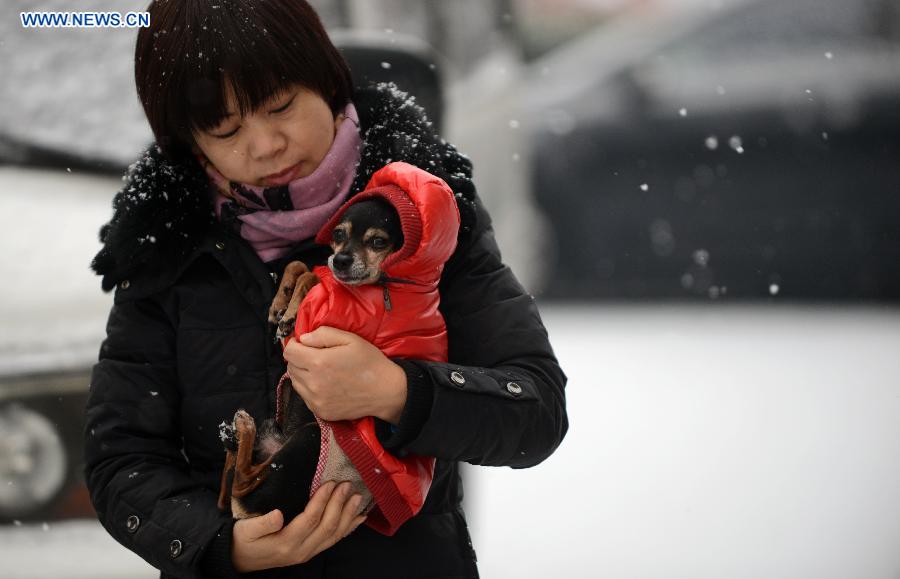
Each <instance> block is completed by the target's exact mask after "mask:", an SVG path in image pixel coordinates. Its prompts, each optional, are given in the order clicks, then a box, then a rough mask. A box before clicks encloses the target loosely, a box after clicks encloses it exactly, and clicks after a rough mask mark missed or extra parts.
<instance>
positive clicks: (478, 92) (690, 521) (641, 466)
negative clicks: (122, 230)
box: [0, 0, 900, 579]
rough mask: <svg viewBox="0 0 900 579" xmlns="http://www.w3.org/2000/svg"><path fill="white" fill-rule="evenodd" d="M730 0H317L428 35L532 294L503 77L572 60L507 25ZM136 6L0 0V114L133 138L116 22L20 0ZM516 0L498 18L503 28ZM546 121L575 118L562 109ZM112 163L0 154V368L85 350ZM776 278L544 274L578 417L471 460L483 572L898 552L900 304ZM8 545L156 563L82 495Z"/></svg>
mask: <svg viewBox="0 0 900 579" xmlns="http://www.w3.org/2000/svg"><path fill="white" fill-rule="evenodd" d="M867 1H868V0H867ZM728 3H729V2H727V1H726V0H716V1H713V0H710V1H706V0H690V1H687V0H685V1H684V2H679V1H678V0H669V1H666V2H650V1H646V0H645V1H644V2H627V1H625V0H621V1H620V0H615V1H613V0H605V1H604V0H580V1H576V0H569V1H568V2H565V6H566V10H563V11H561V10H559V7H560V3H559V2H552V1H543V2H542V1H540V0H523V1H518V2H517V1H514V0H509V1H503V0H495V1H493V2H485V1H483V0H472V1H470V0H454V2H453V3H449V2H434V1H429V2H419V1H403V0H395V1H391V0H383V1H379V2H376V1H374V0H372V1H369V0H355V1H354V0H346V1H343V2H341V1H326V0H321V1H319V2H314V4H315V5H316V6H317V7H319V8H321V9H322V11H323V16H324V18H325V20H326V22H328V23H329V24H330V25H334V26H337V27H347V26H350V27H364V28H369V29H372V30H376V31H380V32H381V33H384V34H386V35H387V37H390V35H391V34H393V33H394V32H395V31H396V32H402V33H407V34H414V35H418V36H420V37H426V38H432V39H433V40H434V41H435V43H438V44H439V45H440V46H441V53H442V55H443V58H445V61H444V65H445V69H444V72H445V74H446V77H445V78H446V80H447V83H448V86H447V98H448V103H447V107H448V108H447V114H446V124H447V131H448V134H449V135H450V136H451V140H453V141H455V142H459V143H461V148H462V149H463V150H464V151H466V152H469V153H470V154H471V155H472V157H473V159H474V160H475V165H476V180H477V181H478V184H479V188H480V190H483V191H487V192H493V195H491V194H488V195H487V196H486V199H485V201H486V203H487V204H488V206H489V208H490V209H491V212H492V214H493V215H494V217H495V223H496V226H497V232H498V239H499V241H500V245H501V247H502V248H503V251H504V255H505V257H506V259H507V261H509V262H510V263H511V264H512V265H513V268H514V270H515V271H516V272H517V273H518V274H519V275H520V277H522V279H523V281H524V282H525V284H526V286H527V287H529V289H532V290H533V291H534V292H535V293H537V294H538V295H539V296H540V292H539V291H538V290H539V289H540V287H541V284H542V283H546V281H545V280H542V277H541V276H542V272H541V269H540V268H539V267H534V266H535V264H539V263H541V262H543V261H545V260H546V258H545V255H546V253H545V252H547V251H549V250H550V249H552V248H547V247H543V246H541V245H539V244H534V243H532V242H534V241H535V239H538V240H539V239H540V238H541V235H540V232H541V231H543V229H542V228H543V227H545V226H546V225H545V224H544V222H543V217H542V216H541V214H540V213H539V212H538V211H536V210H535V208H534V207H533V206H532V205H531V204H529V203H528V198H527V193H526V191H527V186H528V184H527V182H526V180H527V174H526V173H524V172H523V171H522V168H521V167H522V163H521V161H522V157H523V156H524V155H525V154H526V151H525V149H523V148H520V147H522V144H521V142H520V141H519V138H520V135H522V134H525V133H527V130H528V129H529V122H530V121H531V120H532V119H530V117H529V115H528V108H527V107H528V106H529V102H528V101H527V100H523V99H521V98H513V95H514V94H516V93H520V92H521V90H520V89H521V87H522V86H534V84H533V81H534V78H533V76H529V75H533V74H534V73H535V72H536V73H537V74H538V75H544V76H541V77H540V78H552V79H554V80H553V82H552V83H551V82H549V80H548V81H546V82H545V84H546V85H547V86H545V87H544V88H545V89H546V90H542V91H535V93H534V94H531V93H529V95H528V96H533V97H535V98H538V97H540V98H545V99H552V98H556V96H557V94H558V93H560V92H563V93H564V92H566V91H570V92H571V91H574V90H575V89H576V88H578V87H579V86H580V83H581V82H585V81H584V79H583V77H582V76H580V75H579V69H578V67H570V66H569V65H571V64H572V62H570V61H567V60H566V54H567V53H566V51H563V52H562V53H561V54H559V55H558V58H556V59H553V58H551V59H549V60H548V61H547V63H548V64H547V65H546V66H544V65H540V66H538V67H537V68H536V69H534V70H526V67H525V64H524V63H523V61H522V55H521V54H519V53H517V52H516V51H513V50H511V48H510V43H512V42H513V41H514V40H515V38H514V37H515V34H527V35H528V39H527V43H526V44H527V46H528V47H529V48H528V51H530V54H529V55H528V57H529V58H536V57H537V55H540V54H543V53H544V52H545V51H547V50H550V49H551V48H552V47H554V46H556V45H557V44H559V43H561V42H563V41H564V40H565V39H567V38H569V37H573V36H576V35H577V34H578V33H580V31H583V30H586V29H588V28H591V27H594V26H596V25H598V24H599V23H601V22H603V20H604V18H607V17H609V15H610V14H612V13H613V12H614V11H616V10H620V9H622V8H624V7H628V6H638V5H640V6H645V7H653V6H656V5H657V4H665V5H669V6H670V8H671V7H672V6H675V7H676V8H685V13H686V12H687V7H688V6H692V7H696V6H698V5H703V6H704V7H707V8H709V9H712V10H718V9H719V8H718V7H720V6H721V5H722V4H728ZM143 5H144V2H143V1H140V2H138V1H132V0H121V1H112V0H106V1H101V0H95V1H87V0H86V1H83V2H79V3H77V8H75V7H74V6H75V4H74V3H72V2H67V1H65V0H45V1H37V0H31V1H18V2H13V3H7V4H4V9H3V10H0V68H2V71H3V73H4V77H5V79H6V82H3V83H2V84H0V103H3V105H4V106H0V136H6V137H11V138H13V139H16V140H25V141H27V142H29V143H32V144H37V145H42V146H46V147H54V148H61V149H66V150H69V151H73V152H76V153H80V154H83V155H85V156H88V157H91V158H94V159H100V160H104V161H111V162H113V163H119V164H126V163H128V162H130V160H131V159H132V158H133V157H134V155H135V154H136V152H137V151H138V150H139V149H140V148H141V147H142V145H143V144H144V143H145V142H146V141H147V140H148V139H149V131H148V129H147V127H146V125H145V122H144V120H143V117H142V113H141V111H140V107H139V106H138V103H137V98H136V96H135V94H134V88H133V80H132V62H131V53H132V51H133V45H134V31H133V30H107V29H93V30H78V29H69V30H25V29H22V27H21V26H20V23H19V19H18V13H19V11H21V10H37V9H39V10H73V9H77V10H91V9H101V10H110V9H112V10H117V11H122V12H125V11H129V10H142V9H143ZM513 5H515V6H516V8H517V10H518V14H519V15H520V17H521V18H522V20H521V22H520V28H519V29H518V32H515V33H512V32H510V31H509V30H506V29H504V28H503V23H504V22H505V21H506V20H507V19H505V18H504V15H505V14H506V12H505V10H507V9H508V8H509V7H510V6H513ZM551 9H552V10H551ZM648 11H649V10H648ZM401 16H402V17H401ZM551 16H553V17H551ZM672 33H674V32H672ZM467 34H468V36H467ZM619 40H620V41H621V43H622V46H626V45H628V46H631V45H632V44H634V43H637V44H638V45H640V42H637V40H641V41H646V42H650V41H651V40H652V41H653V42H656V39H637V38H636V37H630V36H629V37H623V38H621V39H619ZM608 41H609V39H605V42H608ZM575 48H578V46H576V47H575ZM581 48H583V46H582V47H581ZM599 52H600V51H598V57H597V59H596V60H592V61H591V62H590V63H587V64H584V66H585V67H589V68H590V69H591V70H594V69H596V68H599V67H601V66H609V67H612V64H610V63H612V62H614V61H615V58H616V55H615V54H607V53H606V52H603V54H599ZM838 54H840V53H838ZM601 56H603V57H604V58H600V57H601ZM822 59H823V61H824V60H825V57H824V56H823V57H822ZM582 70H584V69H582ZM529 83H530V84H529ZM538 93H540V94H538ZM729 96H730V95H729ZM735 98H737V97H735ZM729 102H732V101H729ZM7 104H9V106H6V105H7ZM676 110H677V109H676ZM673 114H674V113H673ZM553 121H554V122H555V123H557V125H559V126H560V127H561V129H565V130H571V128H572V127H571V126H569V125H570V124H571V122H572V121H571V118H569V117H565V116H558V115H557V116H556V117H554V119H553ZM110 127H114V130H110ZM485 131H487V132H488V134H490V135H491V136H492V138H491V139H490V140H485V139H483V137H482V136H483V135H484V134H485ZM0 145H2V141H0ZM723 147H724V143H723ZM3 153H4V150H3V147H2V146H0V154H3ZM520 153H521V155H520ZM492 155H493V156H492ZM497 156H499V157H500V158H502V159H503V162H502V163H497V162H494V161H495V160H496V158H497ZM479 159H490V160H491V164H490V165H487V164H482V165H479ZM479 166H480V167H482V169H480V170H479V169H478V167H479ZM119 183H120V181H119V179H118V177H112V176H103V175H95V174H86V173H83V172H79V171H67V170H65V169H64V168H56V169H46V168H45V169H36V168H27V169H26V168H22V167H18V166H16V165H15V164H12V163H9V164H6V163H4V164H2V165H0V195H2V200H3V203H4V211H3V212H0V234H2V235H3V237H2V239H3V244H4V246H3V248H4V251H3V252H0V256H2V258H0V272H2V274H0V275H2V276H3V278H4V279H5V280H11V279H13V280H17V282H16V283H9V282H8V281H7V282H6V283H3V284H0V325H2V328H3V332H2V335H0V374H2V375H12V374H17V373H23V372H32V371H37V370H40V369H46V368H58V369H65V368H76V367H79V365H82V366H83V365H84V364H85V363H86V362H87V363H89V362H90V360H91V359H92V358H93V357H94V356H95V352H96V348H97V345H98V344H99V342H100V340H101V339H102V336H103V331H104V323H105V317H106V313H107V311H108V307H109V296H107V295H103V294H101V293H100V292H99V283H98V281H97V279H96V278H95V277H94V276H92V275H91V274H90V272H89V271H88V270H87V264H88V263H89V261H90V258H91V257H92V255H93V254H94V252H95V251H96V249H97V247H98V244H97V240H96V232H97V230H98V228H99V226H100V225H101V224H102V223H103V222H104V221H106V220H107V219H108V218H109V214H110V203H109V202H110V199H111V196H112V194H113V193H114V192H115V190H116V189H117V187H118V186H119ZM35 222H40V223H41V224H42V226H43V227H42V228H41V231H40V238H38V237H37V236H38V234H39V233H38V231H36V228H35V227H34V226H33V223H35ZM523 231H524V232H526V233H527V235H524V236H523V235H522V232H523ZM48 232H49V233H48ZM38 239H39V241H40V243H37V241H38ZM45 251H46V253H43V252H45ZM50 256H52V258H53V259H55V260H56V264H57V265H56V267H55V269H54V273H55V275H54V276H53V278H52V279H50V276H48V273H47V267H46V264H47V263H48V261H49V259H50ZM717 258H718V256H716V255H714V256H712V259H714V260H715V259H717ZM781 302H782V300H781V299H780V298H779V295H778V291H777V288H775V289H774V290H773V291H772V295H771V296H770V299H769V300H768V301H761V302H758V303H752V302H751V303H737V302H734V303H729V301H728V300H719V301H713V300H710V302H709V303H708V304H702V303H695V304H692V305H688V304H679V303H665V304H662V305H656V304H651V303H650V302H645V303H643V304H640V303H637V304H636V303H634V302H631V303H626V302H621V303H620V302H616V301H604V302H579V303H565V302H558V301H557V302H550V301H546V300H541V299H540V297H539V300H538V303H539V304H540V305H541V310H542V313H543V315H544V320H545V324H546V326H547V328H548V331H549V333H550V337H551V341H552V343H553V344H554V347H555V348H556V353H557V355H558V357H559V359H560V362H561V364H562V367H563V369H564V371H565V372H566V373H567V374H568V376H569V385H568V388H567V397H568V408H569V420H570V424H571V426H570V430H569V433H568V436H567V437H566V439H565V441H564V442H563V444H562V446H561V447H560V449H559V450H558V451H557V452H556V453H555V454H554V455H553V456H552V457H550V458H549V459H548V460H547V461H546V462H545V463H543V464H541V465H539V466H537V467H534V468H532V469H527V470H521V471H514V470H511V469H504V468H480V467H467V468H466V469H465V476H466V479H467V486H466V491H467V499H466V509H467V513H468V516H469V519H470V523H471V531H472V535H473V541H474V544H475V548H476V551H477V553H478V557H479V566H480V569H481V572H482V576H484V577H486V578H503V577H547V576H553V575H559V576H571V577H611V578H616V579H619V578H623V579H628V578H648V579H649V578H666V579H669V578H685V579H706V578H709V579H719V578H748V579H749V578H757V577H771V578H781V577H783V578H804V579H805V578H808V579H821V578H825V579H831V578H834V579H842V578H847V577H852V578H854V579H856V578H860V579H891V578H894V579H896V578H897V577H900V358H898V357H897V355H896V353H897V352H898V351H900V308H898V307H897V306H892V305H879V304H869V305H859V304H854V303H844V304H841V305H835V304H819V305H810V304H808V303H804V302H802V301H799V300H794V301H788V302H786V303H781ZM0 386H2V384H0ZM0 482H2V481H0ZM0 561H2V563H0V568H2V571H0V577H3V578H4V579H6V578H9V579H13V578H45V577H61V578H72V579H74V578H81V577H83V578H118V577H134V578H140V577H155V576H157V573H156V572H155V571H154V570H153V569H151V568H150V567H149V566H148V565H147V564H146V563H144V562H143V561H142V560H141V559H139V558H138V557H137V556H136V555H134V554H132V553H130V552H129V551H127V550H126V549H124V548H123V547H121V546H119V545H118V544H116V543H115V542H114V541H113V540H112V539H111V538H109V536H108V535H107V534H106V532H105V531H104V530H103V529H102V528H101V527H100V526H99V524H98V523H96V522H95V521H93V520H89V519H77V520H47V521H42V520H38V521H36V522H21V521H17V522H15V523H13V524H9V525H0Z"/></svg>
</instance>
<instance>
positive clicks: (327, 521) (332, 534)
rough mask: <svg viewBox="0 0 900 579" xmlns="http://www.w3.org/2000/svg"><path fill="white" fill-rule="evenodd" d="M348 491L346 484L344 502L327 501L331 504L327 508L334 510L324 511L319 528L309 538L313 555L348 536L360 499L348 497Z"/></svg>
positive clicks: (348, 487) (333, 499) (353, 496)
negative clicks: (313, 546) (313, 548)
mask: <svg viewBox="0 0 900 579" xmlns="http://www.w3.org/2000/svg"><path fill="white" fill-rule="evenodd" d="M349 490H350V486H349V483H348V486H347V491H348V492H347V497H346V500H343V501H341V500H340V499H338V500H335V498H334V497H333V498H332V500H331V501H329V503H331V504H329V508H331V507H333V508H334V510H333V511H331V512H329V510H328V509H326V510H325V515H324V516H323V517H322V522H321V523H320V524H319V528H318V529H316V531H315V532H314V533H313V534H312V535H311V536H310V540H311V541H313V544H315V545H316V547H315V554H318V553H321V552H322V551H324V550H325V549H328V548H329V547H331V546H333V545H334V544H335V543H337V542H338V541H340V540H341V539H343V538H344V537H346V536H347V535H349V534H350V531H351V526H352V524H353V522H354V519H355V518H356V513H358V512H359V507H360V501H361V499H362V497H361V496H359V495H352V496H350V492H349ZM332 517H333V518H332Z"/></svg>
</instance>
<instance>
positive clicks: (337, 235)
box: [331, 229, 347, 243]
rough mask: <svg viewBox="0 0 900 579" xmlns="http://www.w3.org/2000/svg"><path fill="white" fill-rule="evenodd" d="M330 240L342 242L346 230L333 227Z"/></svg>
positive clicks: (344, 238)
mask: <svg viewBox="0 0 900 579" xmlns="http://www.w3.org/2000/svg"><path fill="white" fill-rule="evenodd" d="M331 240H332V241H333V242H335V243H344V242H345V241H347V232H346V231H344V230H343V229H335V230H334V231H333V232H332V233H331Z"/></svg>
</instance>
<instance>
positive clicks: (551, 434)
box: [380, 198, 568, 468]
mask: <svg viewBox="0 0 900 579" xmlns="http://www.w3.org/2000/svg"><path fill="white" fill-rule="evenodd" d="M476 202H477V203H478V207H477V223H476V225H475V227H474V228H473V233H472V234H471V236H470V237H469V239H468V240H467V241H465V242H464V243H461V244H460V246H459V247H458V248H457V250H456V252H455V253H454V255H453V257H451V259H450V260H449V261H448V263H447V266H446V268H445V270H444V273H443V276H442V278H441V286H440V290H441V311H442V313H443V314H444V318H445V321H446V323H447V334H448V341H449V356H448V359H449V363H439V362H425V361H419V360H406V361H398V362H399V363H400V365H401V366H402V367H403V369H404V371H405V372H406V374H407V381H408V396H407V405H406V407H405V408H404V411H403V415H402V416H401V418H400V423H399V424H398V425H397V426H396V427H395V428H393V429H387V428H382V429H381V430H380V436H381V437H382V443H383V444H384V445H385V448H388V449H389V450H392V451H393V452H398V453H403V452H412V453H415V454H421V455H425V456H434V457H437V458H440V459H444V460H458V461H465V462H469V463H472V464H481V465H493V466H511V467H516V468H523V467H529V466H533V465H535V464H538V463H539V462H541V461H543V460H544V459H546V458H547V457H548V456H550V454H551V453H552V452H553V451H554V450H555V449H556V447H557V446H559V444H560V442H561V441H562V439H563V437H564V436H565V433H566V430H567V429H568V418H567V416H566V407H565V383H566V376H565V374H564V373H563V371H562V369H561V368H560V367H559V364H558V362H557V360H556V357H555V355H554V353H553V349H552V347H551V346H550V342H549V339H548V336H547V331H546V330H545V328H544V325H543V323H542V322H541V318H540V314H539V313H538V310H537V306H536V305H535V303H534V299H533V298H532V296H530V295H529V294H528V293H526V292H525V290H524V289H523V288H522V286H521V285H520V284H519V282H518V281H517V280H516V278H515V276H514V275H513V274H512V272H511V271H510V269H509V268H508V267H507V266H505V265H504V264H503V263H502V261H501V258H500V250H499V249H498V247H497V243H496V241H495V240H494V233H493V229H492V226H491V223H490V217H489V215H488V214H487V212H486V210H485V209H484V208H483V207H482V206H481V204H480V201H478V200H477V198H476Z"/></svg>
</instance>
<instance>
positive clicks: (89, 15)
mask: <svg viewBox="0 0 900 579" xmlns="http://www.w3.org/2000/svg"><path fill="white" fill-rule="evenodd" d="M20 14H21V18H22V27H23V28H149V26H150V13H149V12H126V13H125V14H122V13H121V12H21V13H20Z"/></svg>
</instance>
